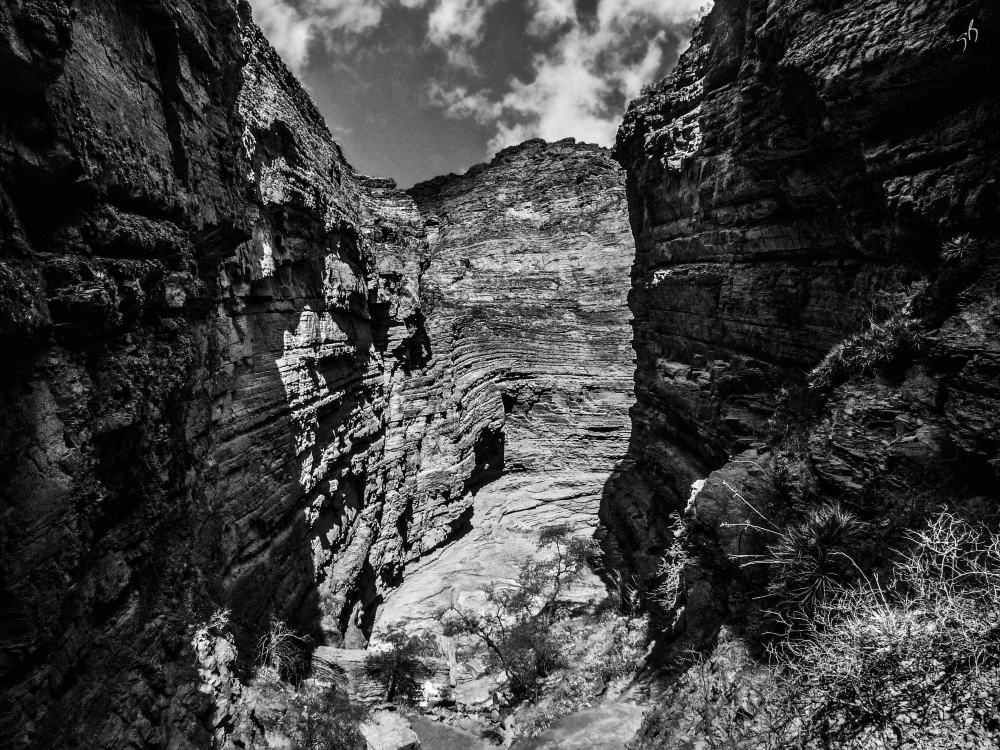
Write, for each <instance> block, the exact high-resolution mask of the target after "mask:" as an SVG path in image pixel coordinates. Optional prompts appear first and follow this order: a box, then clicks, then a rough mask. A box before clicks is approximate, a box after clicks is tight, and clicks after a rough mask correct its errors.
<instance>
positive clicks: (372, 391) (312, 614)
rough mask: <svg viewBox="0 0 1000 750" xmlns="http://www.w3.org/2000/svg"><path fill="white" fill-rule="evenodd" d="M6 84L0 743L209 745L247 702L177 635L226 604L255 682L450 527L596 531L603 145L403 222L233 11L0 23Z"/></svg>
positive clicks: (624, 387)
mask: <svg viewBox="0 0 1000 750" xmlns="http://www.w3.org/2000/svg"><path fill="white" fill-rule="evenodd" d="M0 61H2V62H3V63H4V65H3V67H2V71H3V72H2V73H0V96H2V98H3V100H4V107H3V112H2V113H0V293H2V299H0V348H2V351H3V359H4V362H5V365H6V366H5V368H4V372H3V373H2V377H3V380H4V386H3V388H2V389H0V414H2V416H3V419H2V425H0V455H2V459H3V460H2V465H3V471H2V474H0V537H2V539H3V545H2V547H0V564H2V571H3V573H2V577H0V684H2V686H3V687H2V692H0V735H2V736H4V737H5V738H7V740H8V741H9V744H10V745H11V746H12V747H14V748H27V747H53V748H54V747H62V746H68V745H72V746H79V747H87V746H94V747H102V748H118V747H130V746H143V745H150V746H153V745H158V744H163V745H166V746H168V747H177V748H181V747H204V746H206V744H207V743H209V742H211V741H212V738H213V737H214V738H215V740H214V741H216V742H217V743H222V744H225V743H226V742H231V737H230V736H229V735H228V734H227V732H230V731H234V732H239V731H242V730H240V729H239V728H238V727H231V726H230V724H231V721H242V719H239V718H238V717H239V716H244V718H245V716H246V712H243V713H240V712H239V711H237V710H236V708H235V704H236V702H237V701H238V700H242V699H239V698H234V697H233V696H234V695H235V694H236V693H235V686H234V690H229V689H228V688H226V689H221V688H220V689H216V688H219V686H218V685H214V686H211V690H208V692H204V691H202V689H201V688H202V687H203V686H204V685H205V682H204V679H203V677H204V675H199V672H198V666H197V660H196V654H197V652H198V649H197V647H196V645H195V644H194V643H193V639H194V636H195V632H196V631H197V630H198V626H199V625H201V624H204V623H206V622H207V621H208V620H209V618H210V617H211V616H212V614H213V612H215V611H216V610H217V609H219V608H228V609H230V610H231V623H232V632H233V635H234V642H233V649H234V654H233V658H237V655H238V656H239V658H241V659H244V660H246V661H247V662H252V660H253V652H254V648H255V643H256V640H257V638H258V637H259V635H260V634H261V632H262V631H263V630H264V628H266V627H267V624H268V620H269V618H270V617H271V616H276V617H279V618H282V619H284V620H287V621H288V622H289V623H290V624H291V625H292V626H293V627H295V628H297V629H299V630H300V631H305V632H309V633H311V634H312V635H313V637H314V638H315V639H316V641H317V642H319V643H322V642H324V641H327V642H329V643H330V644H334V645H340V644H341V643H344V644H346V645H348V646H359V647H360V646H364V645H365V644H366V643H367V641H368V638H369V636H370V634H371V630H372V627H373V624H374V618H375V614H376V611H377V609H378V607H379V605H380V604H381V603H382V601H383V598H384V597H385V595H386V594H387V592H389V591H390V590H391V589H393V588H394V587H396V586H397V585H398V583H399V580H400V577H401V575H402V574H403V572H404V569H405V568H406V567H407V566H408V565H413V564H416V563H417V562H418V561H420V560H421V559H423V558H424V557H426V556H427V555H428V554H431V553H433V552H434V551H436V550H440V549H441V548H442V545H443V544H445V543H446V542H448V541H450V540H453V539H454V538H455V537H456V536H459V535H461V534H463V533H465V531H466V530H467V526H468V525H469V523H472V525H473V526H474V527H475V528H477V529H478V528H482V529H483V530H485V529H486V528H487V523H489V524H490V525H491V526H490V527H492V524H497V528H498V529H499V528H500V526H501V525H502V523H509V525H510V526H512V527H517V528H520V529H522V531H524V532H525V536H524V539H523V540H522V541H523V542H524V544H525V545H528V542H527V539H528V536H527V534H528V532H529V531H530V530H532V529H533V528H534V527H535V526H536V525H537V524H538V523H542V522H545V521H546V519H550V518H559V519H564V518H565V519H569V520H570V521H572V522H573V523H575V524H577V525H578V526H579V527H580V528H581V529H588V530H589V529H591V528H592V527H593V525H594V523H595V508H596V503H597V497H598V495H599V492H600V485H601V483H602V482H603V478H604V475H605V474H606V472H607V470H608V468H609V467H610V466H611V465H613V463H614V462H615V461H616V460H617V459H618V458H619V457H620V455H621V454H622V453H623V445H624V441H625V436H626V435H627V431H628V422H627V420H626V418H625V412H626V409H627V407H628V404H629V402H630V396H629V389H630V373H629V370H630V365H629V359H630V356H631V355H630V353H629V350H628V344H627V339H628V334H627V328H626V324H627V316H628V313H627V310H626V308H625V306H624V294H623V285H622V282H621V280H622V279H623V278H624V268H625V267H626V266H627V265H628V263H629V262H630V260H631V249H630V245H629V241H628V240H627V238H626V237H625V234H624V224H623V220H622V216H623V214H622V211H623V207H624V203H623V200H624V198H623V193H622V190H621V184H620V176H619V173H618V172H617V168H616V167H615V166H614V165H613V164H612V163H611V162H610V161H609V160H608V158H607V156H606V155H605V154H603V153H601V152H599V151H597V150H596V149H593V148H589V147H582V146H575V145H573V144H568V143H563V144H556V145H554V146H544V145H542V144H539V143H534V144H530V145H529V146H528V147H526V148H525V149H523V150H521V151H517V150H515V151H511V152H508V153H507V154H506V155H503V156H502V157H501V158H500V159H498V161H497V163H496V164H495V166H494V168H492V171H490V169H487V170H485V172H484V171H483V170H479V171H480V172H483V176H482V179H480V180H479V181H478V182H477V177H476V172H473V173H471V174H470V175H468V176H466V177H463V178H450V179H446V180H444V181H443V182H439V183H438V184H437V187H427V186H425V187H424V188H423V189H422V191H417V192H415V193H414V195H419V196H423V198H422V200H424V199H426V203H427V205H425V206H424V210H423V212H422V213H421V212H420V211H418V209H417V206H416V205H415V203H414V200H413V198H412V197H411V196H408V195H406V194H404V193H402V192H400V191H398V190H396V189H395V187H394V186H393V185H392V183H391V182H389V181H386V180H375V179H370V178H365V177H361V176H359V175H357V174H356V173H355V172H354V171H353V169H352V168H351V167H350V165H348V164H347V163H346V161H345V160H344V157H343V154H342V152H341V150H340V148H339V146H337V144H336V143H335V142H334V141H333V139H332V138H331V136H330V134H329V132H328V131H327V129H326V127H325V125H324V124H323V121H322V118H321V116H320V115H319V113H318V111H317V110H316V108H315V107H314V106H313V104H312V103H311V101H310V100H309V98H308V96H307V95H306V94H305V92H304V91H303V90H302V88H301V87H300V86H299V84H298V83H297V82H296V81H295V80H294V78H293V77H292V76H291V75H290V74H289V72H288V71H287V69H286V68H285V67H284V65H283V64H282V63H281V61H280V59H279V58H278V56H277V54H276V53H275V52H274V50H272V49H271V48H270V46H269V45H268V44H267V42H266V41H265V40H264V38H263V36H262V35H261V33H260V32H259V30H258V29H256V27H254V26H253V24H252V22H251V20H250V8H249V6H248V5H247V4H246V3H244V2H239V3H234V2H230V0H192V1H191V2H188V0H154V1H153V2H148V3H142V4H138V5H136V4H134V3H124V2H118V1H117V0H114V1H112V2H106V3H91V4H85V5H79V6H77V5H71V4H68V3H62V2H53V3H48V4H38V3H33V2H15V3H14V4H12V5H11V4H8V5H5V6H4V8H3V9H2V10H0ZM578 177H579V178H580V180H581V181H580V182H576V180H577V178H578ZM497 180H499V181H500V182H506V183H508V184H509V187H508V188H506V189H507V190H508V192H509V193H510V198H507V197H503V198H499V199H498V200H496V201H494V202H493V204H491V205H492V207H491V208H489V209H488V210H486V212H485V213H484V214H482V216H480V215H479V213H478V209H476V210H475V211H471V210H470V208H469V207H470V206H472V205H473V204H474V203H475V202H476V201H480V200H481V199H482V198H483V197H484V196H488V195H490V194H491V191H492V190H493V189H494V187H495V185H496V184H497ZM431 204H433V205H434V206H438V207H444V206H451V208H450V209H449V210H452V211H453V212H454V214H455V216H457V217H459V221H458V222H457V223H455V224H454V225H452V224H451V223H449V219H448V218H447V217H446V216H444V215H442V216H438V217H436V218H435V217H432V216H431V213H433V212H435V211H437V208H433V207H431ZM582 212H585V214H584V213H582ZM487 216H488V217H491V218H490V219H489V220H490V222H492V225H490V226H492V227H493V230H494V233H495V234H496V237H495V238H493V239H495V240H497V241H494V242H492V244H491V243H486V244H481V243H480V242H479V239H476V238H475V236H474V233H475V231H479V229H480V228H475V229H474V230H472V231H466V230H465V229H463V227H462V222H463V221H466V220H469V221H472V220H476V221H480V220H481V219H482V218H484V217H487ZM434 222H436V226H435V225H434ZM557 222H558V223H557ZM429 223H430V224H431V225H432V233H435V238H436V239H435V244H434V249H433V250H431V249H430V247H429V245H428V242H427V228H428V224H429ZM487 225H488V224H483V226H487ZM501 230H502V231H501ZM504 232H506V234H504ZM442 233H443V234H442ZM452 238H455V239H457V240H458V241H457V242H453V241H452ZM505 243H506V244H505ZM531 243H537V247H532V246H531ZM477 248H478V249H477ZM463 259H467V260H468V261H469V263H470V267H469V269H465V271H463V273H465V274H466V275H467V277H468V279H467V281H465V282H459V283H457V284H456V285H454V286H455V292H456V295H455V300H456V302H455V303H454V304H451V305H450V306H449V305H442V304H440V303H439V300H438V297H439V296H440V295H441V294H443V293H445V292H448V293H449V294H450V291H449V287H450V286H452V285H453V284H452V276H454V275H455V270H456V269H457V268H464V265H463V263H462V260H463ZM473 264H474V268H473ZM511 279H513V281H511ZM527 292H530V297H525V296H524V294H525V293H527ZM490 300H492V301H490ZM505 399H507V403H505ZM536 429H537V430H538V435H539V436H540V437H539V439H537V440H536V439H535V437H534V434H535V430H536ZM563 447H566V448H568V450H567V451H565V452H563V451H562V448H563ZM556 448H559V449H560V451H559V453H558V456H557V453H556ZM515 461H516V465H515V463H514V462H515ZM501 476H506V477H511V479H509V481H508V484H507V485H505V486H504V489H503V490H502V491H501V490H500V485H497V484H496V481H495V480H497V479H498V478H500V477H501ZM490 482H493V485H496V490H497V493H496V494H493V495H490V494H489V493H486V492H484V491H483V490H485V488H486V484H487V483H490ZM493 485H490V486H491V487H493ZM508 492H509V493H510V495H511V502H510V503H509V504H500V503H499V502H498V501H499V500H506V494H507V493H508ZM477 499H478V502H480V503H481V504H483V503H485V506H484V507H483V508H482V509H481V510H480V511H478V513H479V515H478V516H476V518H475V521H470V520H469V512H470V511H471V510H472V506H473V504H474V501H476V500H477ZM487 500H489V502H488V503H487V502H486V501H487ZM481 520H482V523H480V521H481ZM497 539H499V536H498V537H497ZM525 548H526V549H527V548H528V547H527V546H526V547H525ZM491 575H493V573H491ZM213 679H214V678H213ZM206 696H207V697H206ZM233 717H237V718H233ZM247 731H250V730H247ZM250 734H252V731H250ZM241 736H243V735H241ZM246 736H250V735H249V734H248V735H246Z"/></svg>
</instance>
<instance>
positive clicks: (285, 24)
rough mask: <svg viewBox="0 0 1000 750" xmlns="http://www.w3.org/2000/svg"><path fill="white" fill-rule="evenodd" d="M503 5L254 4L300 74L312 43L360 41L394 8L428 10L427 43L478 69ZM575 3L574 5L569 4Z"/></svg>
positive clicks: (476, 1)
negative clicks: (495, 11) (489, 22)
mask: <svg viewBox="0 0 1000 750" xmlns="http://www.w3.org/2000/svg"><path fill="white" fill-rule="evenodd" d="M500 1H501V0H302V1H301V2H299V3H297V4H296V3H294V2H293V0H250V4H251V5H252V6H253V11H254V20H255V21H256V22H257V24H258V25H259V26H260V27H261V29H262V30H263V32H264V34H265V36H267V38H268V40H269V41H270V42H271V44H272V45H274V48H275V49H276V50H277V51H278V53H279V54H280V55H281V57H282V59H284V61H285V63H286V64H287V65H288V67H289V68H291V69H292V70H293V71H295V72H296V73H300V72H301V71H302V69H303V68H305V66H306V65H307V64H308V62H309V52H310V45H311V43H312V42H313V41H314V40H315V39H317V38H320V37H327V38H328V39H329V37H330V36H331V35H332V34H333V33H335V32H338V33H340V34H342V35H343V36H344V37H346V38H350V37H352V36H354V37H356V36H359V35H362V34H364V33H365V32H367V31H370V30H372V29H374V28H376V27H377V26H378V25H379V24H380V23H381V22H382V16H383V13H384V11H385V10H386V8H388V7H389V6H391V5H395V6H400V7H403V8H409V9H411V10H413V9H418V8H427V9H428V11H429V13H428V17H427V41H428V42H429V43H430V44H432V45H434V46H436V47H440V48H441V49H443V50H444V51H445V52H446V53H447V55H448V60H449V62H450V63H451V64H452V65H453V66H455V67H459V68H467V69H473V70H474V69H475V67H476V65H475V62H474V60H473V58H472V55H471V52H470V50H471V49H472V48H473V47H475V46H476V45H477V44H479V42H481V41H482V38H483V30H484V28H485V24H486V14H487V12H488V11H489V9H490V8H492V7H493V6H494V5H496V4H497V3H498V2H500ZM570 1H571V0H570Z"/></svg>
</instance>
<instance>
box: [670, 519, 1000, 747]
mask: <svg viewBox="0 0 1000 750" xmlns="http://www.w3.org/2000/svg"><path fill="white" fill-rule="evenodd" d="M910 542H911V548H910V550H909V551H908V552H907V553H906V554H905V555H903V556H902V557H901V560H900V562H899V563H898V564H897V566H896V568H895V575H894V579H893V581H892V582H891V584H890V585H888V586H884V587H882V586H879V585H877V582H876V583H870V582H868V581H867V580H866V581H865V583H864V584H862V585H860V586H856V587H853V588H849V589H848V588H841V589H840V590H839V591H837V592H835V593H834V594H833V595H831V596H829V597H828V598H827V599H825V600H817V601H816V604H815V607H814V612H813V616H812V617H811V618H810V619H809V620H808V621H807V623H806V626H805V627H804V628H802V629H800V630H798V631H797V632H795V633H794V634H793V635H792V636H791V637H789V638H788V639H787V640H785V641H784V642H782V643H780V644H777V645H774V646H772V648H771V652H770V654H771V663H770V664H760V663H757V662H755V661H754V660H752V659H750V658H749V657H748V656H747V655H746V652H745V647H743V646H742V645H741V644H739V643H738V642H735V641H733V640H730V641H726V642H723V643H722V644H720V646H719V647H718V648H717V649H716V651H715V653H713V654H712V656H711V657H709V658H701V657H698V658H696V659H695V661H694V664H693V665H692V667H691V668H690V669H689V670H688V672H687V673H686V674H685V676H684V678H683V679H682V681H681V682H680V683H679V684H678V686H677V687H676V688H675V694H674V696H673V697H672V705H670V706H668V707H666V708H664V709H661V711H660V716H659V718H658V721H659V722H660V723H661V724H664V725H667V724H669V725H671V726H672V727H673V728H672V730H671V732H670V733H671V735H672V737H673V739H674V740H675V741H674V742H671V743H669V744H666V745H664V747H681V746H684V747H687V746H688V745H686V744H684V743H686V742H688V741H690V740H692V739H694V740H697V741H700V742H701V743H702V746H703V747H708V748H713V749H714V748H720V749H721V748H727V749H728V750H743V749H744V748H745V749H747V750H749V749H750V748H754V749H756V748H761V749H762V750H766V749H768V748H793V747H795V748H836V749H838V750H848V749H850V750H868V749H869V748H882V747H885V748H903V747H905V748H911V749H912V750H944V749H945V748H955V749H958V748H962V749H966V748H967V749H969V750H972V749H973V748H985V747H996V746H998V744H1000V537H998V536H997V535H995V534H992V533H990V532H988V531H987V530H986V529H984V528H981V527H977V526H974V525H972V524H969V523H967V522H964V521H962V520H959V519H958V518H956V517H955V516H953V515H951V514H947V513H946V514H943V515H941V516H939V517H937V518H936V519H934V520H933V521H932V522H931V523H930V524H929V525H928V526H927V527H926V528H925V529H924V530H922V531H918V532H913V533H912V534H911V537H910ZM734 649H737V651H734ZM676 740H679V741H680V742H679V743H678V742H676Z"/></svg>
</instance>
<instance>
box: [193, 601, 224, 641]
mask: <svg viewBox="0 0 1000 750" xmlns="http://www.w3.org/2000/svg"><path fill="white" fill-rule="evenodd" d="M229 618H230V611H229V610H228V609H217V610H215V612H213V613H212V616H211V617H209V618H208V621H207V622H204V623H202V624H201V625H200V626H199V627H198V629H197V630H196V631H195V640H200V641H207V640H208V639H209V638H210V637H212V636H214V637H216V638H225V639H226V640H227V641H229V642H230V643H232V642H233V634H232V633H231V632H229Z"/></svg>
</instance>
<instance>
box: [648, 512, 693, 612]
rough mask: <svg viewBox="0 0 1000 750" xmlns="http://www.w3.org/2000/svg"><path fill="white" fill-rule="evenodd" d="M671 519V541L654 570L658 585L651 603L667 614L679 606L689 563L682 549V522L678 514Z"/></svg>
mask: <svg viewBox="0 0 1000 750" xmlns="http://www.w3.org/2000/svg"><path fill="white" fill-rule="evenodd" d="M673 519H674V524H673V527H672V531H673V539H672V540H671V542H670V547H668V548H667V551H666V554H664V556H663V559H662V560H661V561H660V566H659V567H658V568H657V570H656V575H657V577H658V578H659V579H660V583H659V585H657V587H656V588H655V589H653V592H652V599H653V601H655V602H656V603H657V604H658V605H659V606H660V607H661V608H662V609H663V610H664V611H667V612H669V611H671V610H675V609H676V608H677V607H678V606H679V604H680V601H681V598H682V594H683V593H684V568H685V567H686V566H687V564H688V563H689V562H690V557H689V556H688V553H687V550H685V549H684V541H683V533H684V521H683V519H682V518H681V517H680V514H678V513H675V514H674V515H673Z"/></svg>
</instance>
